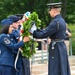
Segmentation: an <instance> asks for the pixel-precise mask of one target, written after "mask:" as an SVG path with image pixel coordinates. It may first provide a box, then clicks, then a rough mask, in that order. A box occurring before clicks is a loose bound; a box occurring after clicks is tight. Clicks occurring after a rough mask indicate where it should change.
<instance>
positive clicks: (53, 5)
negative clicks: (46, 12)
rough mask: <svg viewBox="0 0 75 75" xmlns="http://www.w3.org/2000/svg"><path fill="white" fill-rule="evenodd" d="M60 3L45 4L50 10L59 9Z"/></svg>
mask: <svg viewBox="0 0 75 75" xmlns="http://www.w3.org/2000/svg"><path fill="white" fill-rule="evenodd" d="M61 4H62V3H61V2H58V3H49V4H47V6H48V7H50V8H61Z"/></svg>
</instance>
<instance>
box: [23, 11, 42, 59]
mask: <svg viewBox="0 0 75 75" xmlns="http://www.w3.org/2000/svg"><path fill="white" fill-rule="evenodd" d="M32 22H35V24H36V26H37V27H40V25H41V20H40V19H39V18H38V14H37V13H36V12H33V13H31V14H30V15H29V17H28V20H27V21H25V22H24V23H23V30H22V37H24V36H30V37H31V39H30V41H29V42H26V43H25V45H24V47H23V48H22V49H23V52H22V55H23V56H25V57H27V58H30V57H31V56H32V55H33V54H34V53H36V47H37V46H38V44H37V42H36V39H35V38H33V36H32V35H31V34H30V32H29V30H30V28H31V24H32Z"/></svg>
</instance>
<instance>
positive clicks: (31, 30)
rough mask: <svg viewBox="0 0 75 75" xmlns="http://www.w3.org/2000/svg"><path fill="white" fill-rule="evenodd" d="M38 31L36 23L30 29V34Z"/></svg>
mask: <svg viewBox="0 0 75 75" xmlns="http://www.w3.org/2000/svg"><path fill="white" fill-rule="evenodd" d="M35 30H37V27H36V25H35V23H34V24H33V25H32V27H31V29H30V33H31V34H33V32H34V31H35Z"/></svg>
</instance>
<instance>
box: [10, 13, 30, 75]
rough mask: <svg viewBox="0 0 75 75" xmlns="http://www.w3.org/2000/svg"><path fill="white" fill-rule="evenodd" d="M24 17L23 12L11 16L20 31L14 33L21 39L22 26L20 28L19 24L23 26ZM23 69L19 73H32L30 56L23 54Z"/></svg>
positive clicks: (24, 74) (21, 74)
mask: <svg viewBox="0 0 75 75" xmlns="http://www.w3.org/2000/svg"><path fill="white" fill-rule="evenodd" d="M26 14H27V13H26ZM27 16H28V14H27ZM22 18H23V14H21V15H20V14H19V15H18V14H16V15H12V16H9V19H12V20H13V22H14V24H15V23H17V24H18V25H16V27H15V26H14V27H15V30H16V31H19V33H18V34H19V35H17V32H16V31H15V32H14V33H12V34H14V35H16V37H19V39H20V28H19V29H18V27H19V26H22V25H21V23H22ZM17 26H18V27H17ZM14 39H15V41H16V42H18V41H17V38H14ZM21 71H22V72H21V73H20V74H19V75H30V61H29V59H28V58H26V57H23V56H22V69H21Z"/></svg>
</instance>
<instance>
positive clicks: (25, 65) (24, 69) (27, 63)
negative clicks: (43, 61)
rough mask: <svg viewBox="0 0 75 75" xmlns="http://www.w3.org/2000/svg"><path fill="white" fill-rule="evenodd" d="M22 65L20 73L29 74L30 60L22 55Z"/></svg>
mask: <svg viewBox="0 0 75 75" xmlns="http://www.w3.org/2000/svg"><path fill="white" fill-rule="evenodd" d="M22 61H23V67H22V73H23V74H22V75H30V61H29V59H28V58H26V57H22Z"/></svg>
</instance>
